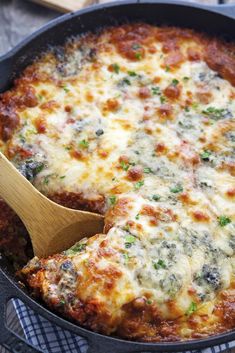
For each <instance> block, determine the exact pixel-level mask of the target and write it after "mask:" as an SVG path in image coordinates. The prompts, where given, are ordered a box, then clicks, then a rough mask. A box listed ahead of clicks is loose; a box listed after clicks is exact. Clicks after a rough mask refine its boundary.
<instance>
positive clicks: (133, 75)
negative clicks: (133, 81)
mask: <svg viewBox="0 0 235 353" xmlns="http://www.w3.org/2000/svg"><path fill="white" fill-rule="evenodd" d="M127 72H128V75H130V76H131V77H135V76H137V73H136V72H135V71H127Z"/></svg>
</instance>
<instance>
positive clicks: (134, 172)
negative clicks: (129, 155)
mask: <svg viewBox="0 0 235 353" xmlns="http://www.w3.org/2000/svg"><path fill="white" fill-rule="evenodd" d="M127 178H128V179H129V180H131V181H138V180H141V179H142V178H143V168H142V167H141V166H134V167H132V168H129V169H128V172H127Z"/></svg>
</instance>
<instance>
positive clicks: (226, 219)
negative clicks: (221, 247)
mask: <svg viewBox="0 0 235 353" xmlns="http://www.w3.org/2000/svg"><path fill="white" fill-rule="evenodd" d="M218 222H219V225H220V226H221V227H225V226H226V225H227V224H229V223H231V222H232V221H231V219H230V218H229V217H226V216H220V217H218Z"/></svg>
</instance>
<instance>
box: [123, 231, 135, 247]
mask: <svg viewBox="0 0 235 353" xmlns="http://www.w3.org/2000/svg"><path fill="white" fill-rule="evenodd" d="M135 241H136V237H134V236H133V235H131V234H130V235H126V236H125V247H126V248H130V247H131V246H132V245H133V244H134V243H135Z"/></svg>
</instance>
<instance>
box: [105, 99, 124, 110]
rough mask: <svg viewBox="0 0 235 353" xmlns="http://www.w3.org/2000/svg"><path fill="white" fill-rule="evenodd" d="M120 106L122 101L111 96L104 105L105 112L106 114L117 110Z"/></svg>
mask: <svg viewBox="0 0 235 353" xmlns="http://www.w3.org/2000/svg"><path fill="white" fill-rule="evenodd" d="M119 107H120V103H119V102H118V100H117V99H115V98H110V99H108V100H107V101H106V103H105V105H104V107H103V113H104V114H106V113H108V112H116V111H117V110H118V109H119Z"/></svg>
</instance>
